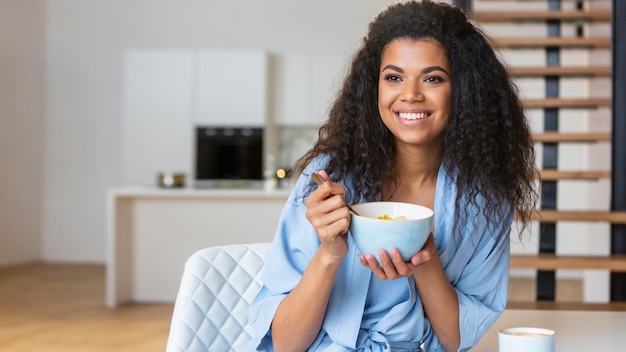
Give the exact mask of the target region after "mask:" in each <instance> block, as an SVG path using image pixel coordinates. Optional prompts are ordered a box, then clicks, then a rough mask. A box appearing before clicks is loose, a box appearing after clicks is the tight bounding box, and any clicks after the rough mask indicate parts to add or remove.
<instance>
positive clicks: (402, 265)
mask: <svg viewBox="0 0 626 352" xmlns="http://www.w3.org/2000/svg"><path fill="white" fill-rule="evenodd" d="M391 261H392V262H393V266H394V267H395V269H396V271H397V272H398V274H400V275H401V276H407V275H408V274H409V273H410V269H409V266H408V265H407V263H406V262H405V261H404V259H402V254H400V251H399V250H398V249H397V248H392V249H391Z"/></svg>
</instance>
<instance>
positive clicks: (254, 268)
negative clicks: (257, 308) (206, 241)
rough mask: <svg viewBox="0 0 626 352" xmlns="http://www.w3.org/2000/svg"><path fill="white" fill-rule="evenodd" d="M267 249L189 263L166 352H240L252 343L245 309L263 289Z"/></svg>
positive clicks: (242, 248) (214, 250) (203, 255)
mask: <svg viewBox="0 0 626 352" xmlns="http://www.w3.org/2000/svg"><path fill="white" fill-rule="evenodd" d="M269 246H270V244H269V243H253V244H237V245H226V246H218V247H210V248H206V249H202V250H199V251H198V252H196V253H194V254H193V255H191V257H189V259H187V262H186V263H185V269H184V272H183V277H182V279H181V282H180V288H179V291H178V295H177V297H176V302H175V303H174V312H173V314H172V322H171V325H170V333H169V337H168V340H167V349H166V351H167V352H181V351H210V352H227V351H241V350H242V349H243V346H244V345H245V344H246V343H247V342H248V341H249V340H250V330H249V329H250V328H249V327H248V325H247V324H248V306H249V305H250V303H251V302H252V300H253V299H254V297H255V296H256V294H257V292H258V291H259V289H260V288H261V283H260V279H259V277H260V274H261V270H262V269H263V265H264V263H265V255H266V253H267V251H268V249H269Z"/></svg>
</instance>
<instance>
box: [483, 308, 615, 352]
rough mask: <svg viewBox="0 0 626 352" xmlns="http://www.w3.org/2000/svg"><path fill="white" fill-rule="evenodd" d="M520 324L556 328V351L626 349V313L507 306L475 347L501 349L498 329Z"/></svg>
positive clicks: (494, 351)
mask: <svg viewBox="0 0 626 352" xmlns="http://www.w3.org/2000/svg"><path fill="white" fill-rule="evenodd" d="M519 326H531V327H540V328H546V329H552V330H555V331H556V335H555V349H556V352H590V351H593V352H609V351H610V352H614V351H624V350H626V312H613V311H565V310H514V309H507V310H505V311H504V313H502V315H501V316H500V318H499V319H498V320H497V321H496V322H495V323H494V325H493V326H492V327H491V329H489V331H488V332H487V333H486V334H485V335H484V336H483V338H482V339H481V340H480V342H479V343H478V345H476V347H474V348H473V349H472V351H477V352H498V331H499V330H502V329H505V328H511V327H519Z"/></svg>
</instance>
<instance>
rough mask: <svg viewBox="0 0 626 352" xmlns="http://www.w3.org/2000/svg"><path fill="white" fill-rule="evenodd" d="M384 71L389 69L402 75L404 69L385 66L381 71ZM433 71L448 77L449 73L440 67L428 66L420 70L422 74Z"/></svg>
mask: <svg viewBox="0 0 626 352" xmlns="http://www.w3.org/2000/svg"><path fill="white" fill-rule="evenodd" d="M386 69H391V70H394V71H397V72H400V73H404V69H403V68H402V67H398V66H396V65H387V66H385V67H383V69H382V71H384V70H386ZM433 71H442V72H444V73H445V74H447V75H448V76H449V75H450V73H449V72H448V71H446V70H445V69H444V68H443V67H441V66H437V65H435V66H428V67H425V68H423V69H422V73H431V72H433Z"/></svg>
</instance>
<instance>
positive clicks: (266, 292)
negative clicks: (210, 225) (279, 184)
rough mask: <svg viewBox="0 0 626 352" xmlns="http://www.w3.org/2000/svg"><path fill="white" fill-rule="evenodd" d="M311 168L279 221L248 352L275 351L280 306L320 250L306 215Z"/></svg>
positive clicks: (253, 315) (252, 318)
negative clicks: (272, 333) (274, 325)
mask: <svg viewBox="0 0 626 352" xmlns="http://www.w3.org/2000/svg"><path fill="white" fill-rule="evenodd" d="M310 170H314V169H313V168H312V167H308V168H307V169H306V170H305V171H304V172H303V174H302V175H301V176H300V177H299V179H298V181H297V182H296V185H295V186H294V189H293V191H292V192H291V195H290V196H289V198H288V200H287V202H286V203H285V207H284V208H283V212H282V214H281V216H280V219H279V222H278V228H277V230H276V234H275V236H274V240H273V242H272V245H271V247H270V250H269V252H268V254H267V257H266V261H265V266H264V268H263V272H262V274H261V281H262V282H263V285H262V287H261V290H260V292H259V293H258V295H257V296H256V297H255V299H254V300H253V302H252V303H251V305H250V309H249V323H250V326H251V328H252V332H253V337H252V340H251V341H250V343H249V344H248V348H247V350H260V351H265V350H267V351H271V350H272V348H271V338H270V325H271V323H272V320H273V318H274V314H275V312H276V309H277V307H278V305H279V304H280V303H281V302H282V300H283V299H284V298H285V297H286V296H287V294H288V293H289V292H291V290H292V289H293V288H294V287H295V286H296V285H297V284H298V282H299V281H300V279H301V277H302V274H303V273H304V271H305V269H306V267H307V265H308V263H309V262H310V261H311V258H312V257H313V255H314V254H315V251H316V250H317V248H318V247H319V240H318V238H317V235H316V233H315V230H314V228H313V226H312V225H311V224H310V223H309V222H308V220H307V219H306V217H305V216H304V212H305V211H306V206H305V205H304V191H305V190H306V188H307V187H308V185H309V177H308V176H307V175H308V174H309V173H310V172H309V171H310Z"/></svg>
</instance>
